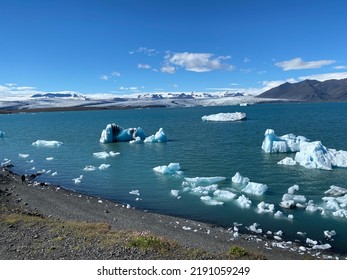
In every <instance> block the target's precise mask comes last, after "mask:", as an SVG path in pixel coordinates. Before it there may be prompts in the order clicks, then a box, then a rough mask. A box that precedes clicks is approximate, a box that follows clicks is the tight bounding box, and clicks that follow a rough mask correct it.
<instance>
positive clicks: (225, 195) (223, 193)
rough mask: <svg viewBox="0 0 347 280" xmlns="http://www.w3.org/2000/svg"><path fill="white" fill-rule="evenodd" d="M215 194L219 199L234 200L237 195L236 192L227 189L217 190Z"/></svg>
mask: <svg viewBox="0 0 347 280" xmlns="http://www.w3.org/2000/svg"><path fill="white" fill-rule="evenodd" d="M213 195H214V197H215V198H216V199H217V200H221V201H228V200H232V199H234V198H235V197H236V194H235V193H233V192H231V191H227V190H216V191H215V192H214V193H213Z"/></svg>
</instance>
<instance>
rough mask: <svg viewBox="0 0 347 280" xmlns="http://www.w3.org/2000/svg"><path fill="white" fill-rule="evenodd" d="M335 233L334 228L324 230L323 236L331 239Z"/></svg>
mask: <svg viewBox="0 0 347 280" xmlns="http://www.w3.org/2000/svg"><path fill="white" fill-rule="evenodd" d="M335 235H336V231H335V230H325V231H324V237H325V238H326V239H332V237H333V236H335Z"/></svg>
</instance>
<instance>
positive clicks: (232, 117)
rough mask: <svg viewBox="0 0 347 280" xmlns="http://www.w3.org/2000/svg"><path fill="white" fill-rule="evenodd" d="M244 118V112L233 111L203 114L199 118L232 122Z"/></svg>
mask: <svg viewBox="0 0 347 280" xmlns="http://www.w3.org/2000/svg"><path fill="white" fill-rule="evenodd" d="M245 118H246V113H241V112H235V113H219V114H213V115H208V116H206V115H205V116H203V117H201V119H202V120H203V121H210V122H233V121H241V120H244V119H245Z"/></svg>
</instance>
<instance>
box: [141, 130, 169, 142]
mask: <svg viewBox="0 0 347 280" xmlns="http://www.w3.org/2000/svg"><path fill="white" fill-rule="evenodd" d="M166 141H167V137H166V135H165V132H164V130H163V129H162V128H159V130H158V131H157V132H156V133H155V134H154V135H151V136H148V137H146V138H145V140H144V141H143V142H145V143H158V142H166Z"/></svg>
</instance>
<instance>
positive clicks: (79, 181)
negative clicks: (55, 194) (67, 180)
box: [72, 175, 83, 184]
mask: <svg viewBox="0 0 347 280" xmlns="http://www.w3.org/2000/svg"><path fill="white" fill-rule="evenodd" d="M82 179H83V175H80V176H79V177H78V178H73V179H72V181H74V183H75V184H79V183H81V181H82Z"/></svg>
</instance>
